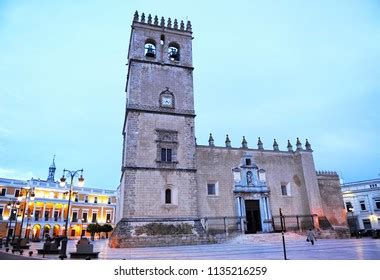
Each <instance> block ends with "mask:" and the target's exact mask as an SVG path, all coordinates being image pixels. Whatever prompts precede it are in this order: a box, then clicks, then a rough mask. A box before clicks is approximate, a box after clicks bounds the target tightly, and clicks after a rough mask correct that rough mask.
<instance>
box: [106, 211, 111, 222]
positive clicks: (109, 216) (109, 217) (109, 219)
mask: <svg viewBox="0 0 380 280" xmlns="http://www.w3.org/2000/svg"><path fill="white" fill-rule="evenodd" d="M110 222H111V213H107V216H106V223H110Z"/></svg>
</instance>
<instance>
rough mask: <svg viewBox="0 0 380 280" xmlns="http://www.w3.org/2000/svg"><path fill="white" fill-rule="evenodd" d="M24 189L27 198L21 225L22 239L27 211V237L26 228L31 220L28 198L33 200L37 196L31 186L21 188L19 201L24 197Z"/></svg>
mask: <svg viewBox="0 0 380 280" xmlns="http://www.w3.org/2000/svg"><path fill="white" fill-rule="evenodd" d="M23 191H24V192H25V200H24V205H23V211H22V218H21V226H20V234H19V239H21V235H22V227H23V225H24V216H25V213H27V215H28V217H27V222H26V229H25V238H26V230H27V228H28V222H29V211H27V206H28V198H30V200H32V201H33V200H34V197H35V194H34V189H33V188H29V189H24V188H22V189H21V195H20V196H19V197H18V198H17V199H18V200H19V201H21V200H22V199H23Z"/></svg>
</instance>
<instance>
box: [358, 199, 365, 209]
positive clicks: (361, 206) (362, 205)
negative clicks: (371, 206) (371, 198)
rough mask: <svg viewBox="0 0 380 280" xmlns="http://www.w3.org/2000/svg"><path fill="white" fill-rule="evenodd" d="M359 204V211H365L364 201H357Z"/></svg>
mask: <svg viewBox="0 0 380 280" xmlns="http://www.w3.org/2000/svg"><path fill="white" fill-rule="evenodd" d="M359 203H360V209H361V210H362V211H365V210H367V208H366V206H365V201H364V200H361V201H359Z"/></svg>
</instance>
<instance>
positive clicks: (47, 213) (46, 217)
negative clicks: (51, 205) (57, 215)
mask: <svg viewBox="0 0 380 280" xmlns="http://www.w3.org/2000/svg"><path fill="white" fill-rule="evenodd" d="M44 218H45V222H47V221H49V211H45V214H44Z"/></svg>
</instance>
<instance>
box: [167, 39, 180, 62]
mask: <svg viewBox="0 0 380 280" xmlns="http://www.w3.org/2000/svg"><path fill="white" fill-rule="evenodd" d="M168 56H169V59H170V60H171V61H179V58H180V52H179V45H178V44H177V43H170V44H169V48H168Z"/></svg>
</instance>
